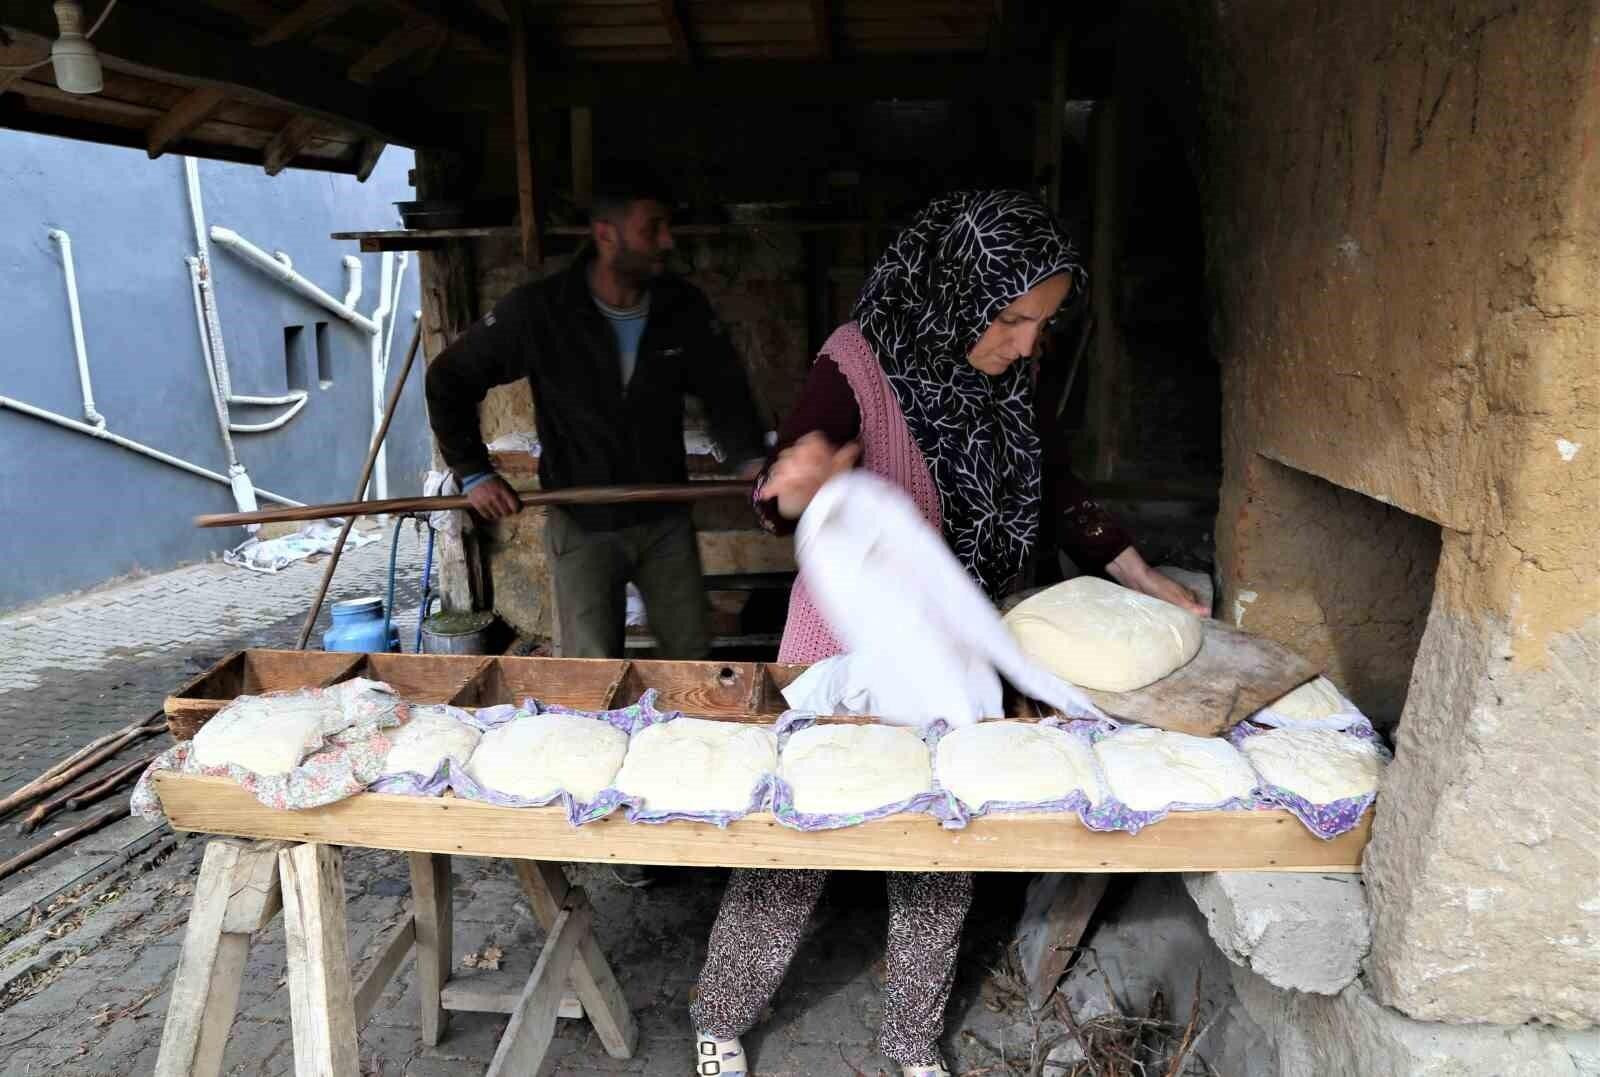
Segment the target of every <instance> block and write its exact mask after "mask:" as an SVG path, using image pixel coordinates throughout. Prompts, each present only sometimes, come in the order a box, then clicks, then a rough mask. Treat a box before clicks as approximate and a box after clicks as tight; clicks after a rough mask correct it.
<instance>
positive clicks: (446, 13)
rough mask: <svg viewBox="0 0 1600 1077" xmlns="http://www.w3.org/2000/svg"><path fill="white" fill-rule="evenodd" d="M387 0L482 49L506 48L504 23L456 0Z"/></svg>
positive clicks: (503, 51)
mask: <svg viewBox="0 0 1600 1077" xmlns="http://www.w3.org/2000/svg"><path fill="white" fill-rule="evenodd" d="M389 3H390V4H391V6H393V7H395V8H397V9H399V10H401V11H404V12H405V13H406V14H407V15H409V16H411V17H412V18H420V19H426V20H428V21H429V22H431V23H433V24H434V25H435V26H437V27H438V28H439V29H440V30H443V31H445V32H447V33H449V34H451V35H453V36H455V37H457V38H460V39H461V40H463V41H466V42H468V43H469V44H472V45H476V46H477V47H478V48H480V49H483V50H484V51H485V52H493V53H499V54H501V55H505V54H506V52H507V51H508V49H507V41H506V38H507V29H506V27H505V25H504V24H502V23H498V22H496V21H495V20H494V19H492V18H491V17H490V16H488V15H485V14H480V13H479V12H477V11H474V10H473V9H472V8H471V7H469V6H467V5H465V4H461V3H459V2H457V0H389Z"/></svg>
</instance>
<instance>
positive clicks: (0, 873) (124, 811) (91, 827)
mask: <svg viewBox="0 0 1600 1077" xmlns="http://www.w3.org/2000/svg"><path fill="white" fill-rule="evenodd" d="M129 814H131V809H130V808H129V807H128V806H127V805H126V804H119V805H117V806H116V807H115V808H109V809H107V810H106V811H103V812H101V813H100V814H99V815H96V816H95V817H94V818H92V819H90V820H89V821H88V822H85V823H79V824H78V825H77V826H75V827H69V828H68V829H66V830H63V831H62V832H61V833H59V834H55V835H52V836H51V837H48V838H46V839H45V840H44V841H41V842H40V843H39V844H38V845H35V846H34V847H33V848H31V849H28V850H26V851H25V852H21V853H18V854H17V855H16V856H14V857H12V858H11V859H10V860H7V861H5V862H4V863H0V879H4V878H5V877H6V876H8V875H12V874H15V873H16V872H19V871H21V870H22V869H23V868H25V867H27V866H28V865H29V864H32V863H34V862H35V861H39V860H43V859H44V858H45V857H47V856H49V855H50V854H51V853H53V852H55V851H56V850H57V849H60V848H63V847H65V846H68V845H71V844H72V843H73V842H75V841H77V840H78V839H79V838H81V837H83V836H84V835H85V834H93V833H94V832H95V831H96V830H100V829H101V828H103V827H106V826H109V825H110V824H112V823H114V822H116V821H117V820H118V819H126V818H127V817H128V815H129Z"/></svg>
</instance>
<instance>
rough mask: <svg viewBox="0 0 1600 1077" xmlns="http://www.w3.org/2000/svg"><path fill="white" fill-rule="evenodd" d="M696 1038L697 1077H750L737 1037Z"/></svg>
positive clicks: (707, 1034) (703, 1034)
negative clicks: (727, 1038) (722, 1038)
mask: <svg viewBox="0 0 1600 1077" xmlns="http://www.w3.org/2000/svg"><path fill="white" fill-rule="evenodd" d="M695 1038H696V1041H697V1042H696V1043H695V1060H694V1072H695V1074H696V1077H750V1063H749V1061H748V1060H747V1059H746V1058H745V1056H744V1045H743V1044H742V1043H740V1042H739V1039H738V1037H737V1036H736V1037H734V1038H733V1039H731V1040H719V1039H717V1038H716V1037H715V1036H713V1035H711V1034H710V1033H708V1032H699V1033H696V1034H695ZM946 1077H948V1075H946Z"/></svg>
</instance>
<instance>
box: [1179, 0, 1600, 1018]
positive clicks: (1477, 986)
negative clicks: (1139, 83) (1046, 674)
mask: <svg viewBox="0 0 1600 1077" xmlns="http://www.w3.org/2000/svg"><path fill="white" fill-rule="evenodd" d="M1186 11H1187V14H1188V17H1187V19H1186V20H1183V25H1182V27H1181V32H1182V33H1183V34H1184V35H1185V36H1186V37H1187V38H1188V40H1190V42H1191V43H1192V53H1191V55H1192V56H1193V58H1194V63H1195V66H1196V67H1197V69H1198V70H1199V72H1200V73H1201V81H1202V85H1203V88H1204V97H1205V108H1204V110H1203V123H1202V125H1201V127H1200V129H1199V130H1198V131H1197V138H1196V143H1195V145H1196V150H1195V152H1196V156H1197V160H1198V161H1199V164H1200V168H1199V171H1200V173H1201V176H1202V179H1201V183H1202V189H1203V203H1204V213H1205V226H1206V235H1207V245H1208V277H1209V279H1210V281H1211V282H1212V286H1213V288H1214V291H1215V301H1214V302H1215V312H1214V313H1215V317H1214V318H1213V327H1214V332H1215V335H1216V342H1217V351H1218V354H1219V355H1220V357H1221V360H1222V363H1223V376H1224V423H1223V426H1224V473H1225V478H1224V489H1223V493H1222V505H1221V512H1220V514H1219V519H1218V544H1219V566H1218V568H1219V575H1220V577H1221V580H1222V588H1223V595H1222V608H1223V609H1224V610H1228V611H1234V610H1239V609H1241V608H1242V609H1243V610H1245V612H1244V615H1243V617H1244V623H1245V625H1246V626H1247V627H1249V628H1251V629H1253V630H1255V631H1258V632H1263V633H1266V634H1268V635H1271V636H1274V637H1277V638H1281V639H1284V640H1286V641H1288V642H1291V643H1295V644H1297V645H1302V646H1304V645H1305V643H1306V641H1307V640H1308V639H1314V638H1315V637H1318V636H1319V634H1320V638H1321V639H1322V640H1323V641H1324V642H1322V643H1316V644H1315V646H1313V647H1312V650H1313V651H1316V650H1318V648H1321V649H1322V651H1323V653H1327V652H1328V651H1329V650H1331V649H1332V648H1333V646H1334V644H1333V638H1334V636H1335V634H1336V633H1335V631H1334V628H1335V627H1338V626H1340V625H1341V622H1342V619H1343V617H1344V612H1343V611H1342V609H1341V599H1340V597H1339V596H1340V590H1341V588H1340V584H1341V583H1343V580H1342V579H1341V578H1340V577H1339V576H1338V575H1336V574H1333V573H1332V572H1331V569H1333V568H1335V567H1339V568H1343V569H1346V570H1347V571H1355V570H1356V569H1357V568H1358V567H1359V566H1358V565H1354V564H1351V565H1342V566H1341V565H1339V564H1338V562H1334V563H1333V564H1330V562H1329V561H1328V560H1327V559H1326V558H1324V557H1320V556H1316V552H1317V551H1316V548H1315V546H1314V545H1308V544H1307V543H1306V542H1302V541H1298V540H1296V539H1295V537H1294V536H1295V530H1296V527H1297V526H1298V525H1299V524H1300V523H1301V522H1302V521H1301V518H1300V517H1299V516H1298V512H1299V510H1300V508H1301V507H1302V506H1303V504H1304V499H1303V497H1302V495H1303V493H1304V489H1305V481H1306V480H1304V476H1303V475H1297V474H1296V473H1304V474H1309V475H1316V476H1320V477H1321V478H1323V479H1325V480H1327V482H1329V483H1332V484H1334V485H1336V486H1340V487H1345V488H1347V489H1349V490H1354V491H1358V492H1359V493H1361V494H1363V495H1365V496H1366V497H1369V498H1372V499H1375V500H1376V501H1379V502H1383V503H1384V504H1386V505H1391V506H1394V507H1395V508H1397V509H1400V510H1403V511H1404V512H1405V513H1408V514H1410V515H1412V516H1415V517H1420V518H1422V519H1424V520H1428V521H1432V523H1433V524H1435V525H1438V526H1439V527H1440V528H1441V529H1442V540H1441V543H1440V554H1439V562H1438V569H1437V576H1436V582H1435V587H1434V592H1433V596H1432V603H1431V607H1430V609H1429V612H1428V616H1427V622H1426V629H1425V631H1424V632H1423V634H1422V638H1421V641H1420V647H1419V651H1418V655H1417V660H1416V665H1415V669H1414V671H1413V674H1412V677H1411V683H1410V691H1409V694H1408V696H1407V697H1406V701H1405V709H1404V713H1403V716H1402V717H1401V720H1400V724H1399V729H1398V734H1397V760H1396V762H1395V764H1394V766H1393V767H1391V768H1390V769H1389V771H1388V774H1387V777H1386V778H1385V782H1384V787H1383V791H1382V795H1381V798H1380V800H1379V809H1378V816H1377V821H1376V823H1375V826H1374V836H1373V842H1372V846H1371V848H1370V850H1369V853H1368V858H1367V864H1366V878H1367V882H1368V885H1369V887H1370V891H1371V897H1372V904H1373V917H1374V943H1373V953H1372V957H1371V961H1370V970H1371V984H1372V988H1373V991H1374V993H1375V995H1376V997H1377V1000H1378V1001H1379V1002H1381V1003H1384V1004H1387V1005H1389V1006H1393V1007H1395V1008H1398V1009H1399V1010H1401V1011H1404V1012H1405V1013H1407V1014H1409V1015H1411V1016H1413V1017H1418V1018H1425V1019H1429V1020H1435V1021H1448V1022H1479V1021H1492V1022H1499V1023H1504V1024H1515V1023H1519V1022H1523V1021H1530V1020H1531V1021H1544V1022H1552V1023H1556V1024H1561V1025H1566V1026H1582V1025H1586V1024H1592V1023H1595V1022H1597V1021H1600V903H1597V901H1596V896H1595V895H1596V891H1595V880H1596V878H1600V854H1597V850H1600V833H1597V819H1600V808H1597V804H1596V788H1597V785H1600V781H1597V779H1600V757H1597V753H1595V752H1594V751H1593V750H1592V747H1593V745H1594V744H1595V743H1596V734H1597V732H1600V730H1597V728H1596V722H1597V714H1600V701H1597V699H1596V689H1595V685H1596V682H1597V679H1600V678H1597V668H1596V656H1597V654H1600V587H1597V583H1596V577H1595V571H1594V569H1595V566H1596V563H1597V560H1600V546H1597V541H1596V538H1595V526H1594V522H1595V520H1596V519H1597V517H1600V497H1597V494H1600V421H1597V413H1600V313H1597V308H1596V294H1597V293H1596V291H1595V282H1596V281H1597V280H1600V198H1597V193H1600V152H1597V149H1596V147H1597V146H1600V80H1597V79H1596V78H1595V74H1594V73H1595V71H1596V70H1597V62H1600V7H1597V6H1596V5H1595V4H1593V3H1592V2H1590V0H1535V2H1529V3H1523V4H1521V5H1520V6H1518V5H1507V4H1504V3H1500V2H1498V0H1466V2H1463V3H1457V4H1448V5H1447V4H1407V5H1395V4H1391V3H1388V2H1386V0H1356V2H1351V3H1340V4H1334V3H1316V4H1295V5H1284V4H1277V3H1271V2H1267V0H1253V2H1250V0H1247V2H1229V3H1226V4H1224V3H1220V2H1196V3H1194V4H1191V5H1190V6H1189V7H1188V8H1187V9H1186ZM1287 469H1293V471H1292V472H1291V471H1289V470H1287ZM1375 511H1376V510H1374V509H1371V508H1368V507H1364V506H1363V507H1355V506H1351V507H1350V515H1349V517H1347V523H1346V525H1344V526H1345V531H1346V532H1347V533H1348V532H1349V531H1350V530H1352V528H1353V526H1354V525H1352V524H1350V523H1349V521H1358V520H1369V519H1372V518H1374V513H1375ZM1331 519H1332V517H1331V516H1323V517H1322V518H1321V519H1317V520H1315V521H1312V522H1310V524H1309V526H1311V527H1312V528H1314V529H1315V530H1317V531H1320V532H1323V533H1325V534H1329V535H1332V534H1336V533H1337V529H1336V528H1335V527H1334V526H1333V525H1332V524H1331V522H1330V521H1331ZM1280 525H1281V526H1280ZM1357 529H1358V528H1357ZM1404 531H1406V528H1400V527H1397V528H1396V533H1395V534H1394V535H1391V536H1389V537H1388V538H1383V536H1381V535H1373V536H1371V541H1369V542H1368V544H1367V546H1368V553H1369V554H1370V555H1372V557H1373V558H1374V559H1373V560H1372V561H1371V569H1370V571H1371V572H1372V573H1373V574H1375V575H1382V574H1385V573H1390V574H1394V573H1396V569H1395V567H1394V565H1392V564H1387V563H1384V561H1383V559H1382V554H1383V550H1382V548H1381V547H1382V545H1383V544H1384V542H1392V543H1393V548H1394V550H1395V553H1396V555H1397V556H1412V555H1413V552H1414V550H1415V549H1416V545H1417V544H1416V543H1414V542H1411V543H1408V542H1407V541H1405V540H1404V538H1403V537H1402V535H1401V532H1404ZM1286 537H1287V541H1285V538H1286ZM1380 539H1382V541H1380ZM1401 582H1403V581H1401ZM1318 624H1321V625H1324V626H1330V627H1326V628H1323V629H1317V630H1316V631H1313V632H1311V633H1310V634H1309V635H1308V631H1307V628H1306V626H1307V625H1311V626H1316V625H1318ZM1343 627H1344V628H1345V629H1348V631H1343V632H1340V633H1338V635H1339V636H1340V642H1339V643H1338V645H1337V647H1338V650H1339V651H1340V652H1341V657H1340V661H1341V662H1351V661H1355V662H1357V663H1358V664H1362V663H1370V662H1375V661H1379V660H1381V658H1382V652H1383V651H1384V650H1385V649H1387V648H1391V647H1393V638H1392V633H1391V631H1390V629H1389V627H1388V626H1385V625H1382V624H1373V625H1371V626H1370V628H1367V627H1364V626H1362V625H1359V624H1344V625H1343Z"/></svg>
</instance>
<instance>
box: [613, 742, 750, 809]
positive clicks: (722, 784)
mask: <svg viewBox="0 0 1600 1077" xmlns="http://www.w3.org/2000/svg"><path fill="white" fill-rule="evenodd" d="M777 769H778V738H777V737H776V736H775V735H774V734H773V732H772V730H770V729H766V728H763V727H762V726H754V725H746V724H745V723H743V722H713V721H710V720H708V719H705V718H674V719H673V720H672V721H670V722H661V723H659V724H658V725H653V726H649V727H647V728H645V729H642V730H640V731H639V732H637V733H635V734H634V735H633V739H632V742H631V743H630V744H629V745H628V756H627V758H626V759H625V760H623V763H622V770H621V771H620V772H619V773H618V774H617V780H616V783H615V784H616V787H617V788H618V789H620V790H622V791H623V792H624V793H627V794H629V795H630V796H635V797H639V798H641V799H642V800H643V801H644V810H645V811H647V812H694V813H700V812H745V811H748V810H749V809H750V798H751V797H752V796H753V795H754V794H755V790H756V786H757V785H758V784H759V783H760V781H761V778H762V776H763V775H766V774H771V773H772V772H773V771H775V770H777Z"/></svg>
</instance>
